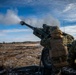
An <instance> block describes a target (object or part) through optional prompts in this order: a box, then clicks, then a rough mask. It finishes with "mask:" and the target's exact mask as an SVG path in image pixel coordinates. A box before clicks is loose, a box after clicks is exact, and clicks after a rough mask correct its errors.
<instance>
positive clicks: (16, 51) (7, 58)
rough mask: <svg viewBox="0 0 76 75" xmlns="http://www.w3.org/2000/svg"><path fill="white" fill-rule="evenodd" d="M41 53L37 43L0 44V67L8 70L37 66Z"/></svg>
mask: <svg viewBox="0 0 76 75" xmlns="http://www.w3.org/2000/svg"><path fill="white" fill-rule="evenodd" d="M41 51H42V46H40V44H39V42H38V43H37V42H36V43H32V42H31V43H15V44H11V43H10V44H8V43H7V44H0V65H3V66H5V67H10V68H13V67H23V66H28V65H39V61H40V56H41Z"/></svg>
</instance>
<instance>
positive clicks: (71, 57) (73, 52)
mask: <svg viewBox="0 0 76 75" xmlns="http://www.w3.org/2000/svg"><path fill="white" fill-rule="evenodd" d="M75 59H76V40H74V41H73V42H72V44H71V46H70V48H69V54H68V60H67V61H68V63H69V66H72V67H76V66H75V65H76V62H75Z"/></svg>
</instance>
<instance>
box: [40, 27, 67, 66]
mask: <svg viewBox="0 0 76 75" xmlns="http://www.w3.org/2000/svg"><path fill="white" fill-rule="evenodd" d="M50 33H51V37H49V38H44V39H43V40H41V45H42V46H44V47H46V48H49V54H50V58H51V59H52V60H53V64H54V65H55V66H56V67H61V66H63V65H65V63H62V64H61V65H60V62H65V61H66V57H67V48H66V47H65V46H64V44H63V35H62V31H61V30H60V29H59V28H58V27H57V28H55V29H54V28H53V29H51V30H50Z"/></svg>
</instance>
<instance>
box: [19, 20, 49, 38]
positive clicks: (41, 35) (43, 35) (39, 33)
mask: <svg viewBox="0 0 76 75" xmlns="http://www.w3.org/2000/svg"><path fill="white" fill-rule="evenodd" d="M20 24H21V25H26V26H27V27H29V28H31V29H32V30H34V32H33V34H34V35H36V36H37V37H39V38H40V39H43V38H48V37H49V36H50V34H49V33H48V34H47V33H46V31H45V30H44V29H43V28H37V27H33V26H31V25H29V24H27V23H25V22H24V21H21V22H20Z"/></svg>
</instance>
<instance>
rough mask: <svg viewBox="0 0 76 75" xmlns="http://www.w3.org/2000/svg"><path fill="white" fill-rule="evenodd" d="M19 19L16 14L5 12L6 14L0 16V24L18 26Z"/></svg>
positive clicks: (9, 11) (10, 11)
mask: <svg viewBox="0 0 76 75" xmlns="http://www.w3.org/2000/svg"><path fill="white" fill-rule="evenodd" d="M20 21H21V20H20V18H19V17H18V15H17V13H16V12H14V11H12V10H7V13H6V14H0V24H5V25H6V24H7V25H11V24H18V23H19V22H20Z"/></svg>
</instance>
